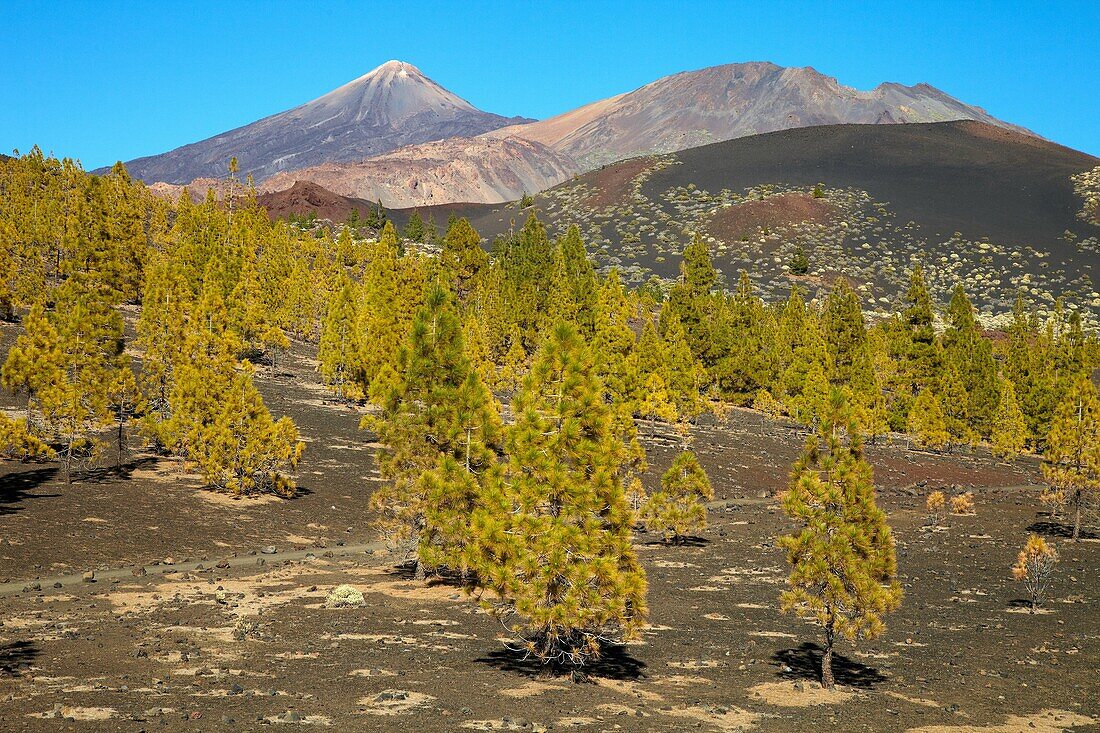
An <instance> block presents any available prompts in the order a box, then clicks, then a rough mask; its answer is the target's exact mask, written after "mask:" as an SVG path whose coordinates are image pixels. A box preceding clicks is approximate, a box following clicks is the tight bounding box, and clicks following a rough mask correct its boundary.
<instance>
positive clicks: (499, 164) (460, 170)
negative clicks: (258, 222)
mask: <svg viewBox="0 0 1100 733" xmlns="http://www.w3.org/2000/svg"><path fill="white" fill-rule="evenodd" d="M576 172H577V168H576V166H575V165H574V164H573V162H572V160H570V159H568V158H566V157H563V156H560V155H558V154H556V153H554V152H553V151H552V150H550V149H549V148H547V147H546V146H545V145H542V144H540V143H537V142H533V141H530V140H521V139H518V138H506V139H499V140H498V139H493V138H453V139H450V140H439V141H435V142H430V143H425V144H422V145H414V146H409V147H405V148H401V149H400V150H395V151H393V152H391V153H387V154H385V155H378V156H375V157H373V158H367V159H365V160H362V161H359V162H357V163H327V164H324V165H319V166H314V167H311V168H307V169H305V170H301V171H295V172H293V173H281V174H279V175H276V176H273V177H271V178H270V179H268V180H267V181H265V182H264V183H263V184H262V185H261V187H260V188H261V190H262V191H266V192H271V191H278V190H281V189H285V188H288V187H289V186H291V185H292V184H293V183H294V182H295V181H305V180H308V181H311V182H313V183H316V184H317V185H319V186H321V187H323V188H326V189H328V190H329V191H332V192H334V193H337V194H340V195H341V196H348V197H351V198H359V199H366V200H369V201H379V200H380V201H381V202H382V203H383V204H384V205H385V206H387V207H393V208H407V207H423V206H431V205H436V204H447V203H454V202H480V203H500V202H503V201H510V200H512V199H517V198H519V197H520V196H522V195H523V194H524V193H534V192H536V191H541V190H543V189H545V188H549V187H550V186H553V185H555V184H557V183H560V182H561V181H563V180H567V179H568V178H569V177H570V176H572V175H573V174H574V173H576Z"/></svg>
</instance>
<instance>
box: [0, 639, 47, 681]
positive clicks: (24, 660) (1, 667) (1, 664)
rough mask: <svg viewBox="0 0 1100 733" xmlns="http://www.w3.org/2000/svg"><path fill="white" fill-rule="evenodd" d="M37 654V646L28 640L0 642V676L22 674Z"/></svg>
mask: <svg viewBox="0 0 1100 733" xmlns="http://www.w3.org/2000/svg"><path fill="white" fill-rule="evenodd" d="M38 654H39V649H38V647H37V646H35V645H34V643H32V642H29V641H13V642H9V643H7V644H0V677H7V676H12V675H17V674H22V673H23V672H24V671H25V669H26V668H27V667H29V666H30V664H31V663H32V662H33V661H34V660H35V658H36V657H37V656H38Z"/></svg>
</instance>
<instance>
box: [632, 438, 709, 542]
mask: <svg viewBox="0 0 1100 733" xmlns="http://www.w3.org/2000/svg"><path fill="white" fill-rule="evenodd" d="M713 498H714V490H713V489H712V488H711V485H710V479H709V478H707V474H706V471H704V470H703V467H702V466H701V465H699V460H698V459H697V458H696V457H695V454H694V453H692V452H691V451H684V452H682V453H680V455H678V456H676V459H675V460H673V462H672V466H670V467H669V469H668V471H666V472H665V474H664V475H663V476H662V477H661V490H660V491H657V492H655V493H653V494H652V495H651V496H650V497H649V499H648V501H646V503H645V506H644V507H643V509H642V521H643V522H644V523H645V526H646V529H647V530H648V531H650V532H660V533H661V534H662V535H663V536H664V538H665V542H672V543H674V544H679V543H681V542H682V541H683V539H684V537H686V536H687V535H688V534H689V533H690V532H697V531H699V530H702V529H704V528H705V527H706V526H707V507H706V504H705V502H707V501H710V500H711V499H713Z"/></svg>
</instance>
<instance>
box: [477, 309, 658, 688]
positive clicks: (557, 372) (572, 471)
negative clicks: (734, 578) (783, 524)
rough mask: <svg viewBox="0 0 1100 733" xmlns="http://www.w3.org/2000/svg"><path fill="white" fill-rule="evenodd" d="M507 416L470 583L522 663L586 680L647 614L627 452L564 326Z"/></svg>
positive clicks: (580, 346)
mask: <svg viewBox="0 0 1100 733" xmlns="http://www.w3.org/2000/svg"><path fill="white" fill-rule="evenodd" d="M512 411H513V414H515V416H516V417H515V422H514V423H513V424H512V425H511V426H510V427H509V429H508V431H507V435H506V452H507V458H508V462H507V472H506V476H505V480H504V482H503V484H502V488H501V491H500V493H499V494H498V496H497V501H496V502H495V504H491V505H488V506H487V507H485V508H484V509H481V510H478V511H476V512H475V513H474V515H473V518H472V521H471V523H472V525H473V533H474V535H475V536H476V537H477V538H478V540H477V543H476V546H475V547H476V552H474V553H473V554H472V555H471V556H472V557H473V558H474V562H473V563H472V570H473V571H474V573H473V576H474V578H476V581H475V583H476V585H477V587H478V588H480V589H481V590H483V591H486V592H487V593H486V596H483V597H486V598H488V597H491V598H494V599H496V602H495V605H494V608H495V610H496V612H497V613H498V614H499V615H500V616H501V617H502V618H504V619H509V621H508V623H509V626H510V628H511V630H512V631H513V633H515V634H516V635H517V637H518V639H519V646H518V649H519V650H520V651H522V653H524V654H526V655H529V656H530V657H532V658H534V659H536V660H538V661H539V662H541V663H543V664H544V665H546V666H547V668H549V669H555V670H564V671H569V672H570V673H572V674H573V675H575V676H583V674H584V668H585V666H586V665H588V664H590V663H592V662H593V661H595V660H597V659H599V657H600V656H601V654H602V653H603V651H604V648H605V645H606V644H607V643H609V642H612V641H614V640H625V639H629V638H633V636H634V635H635V634H636V633H637V630H638V629H639V627H640V625H641V624H642V623H644V621H645V618H646V614H647V610H646V600H645V597H646V581H645V573H644V571H643V570H642V568H641V565H640V564H639V563H638V559H637V556H636V554H635V551H634V547H633V544H632V540H631V535H632V532H631V522H632V512H631V511H630V507H629V505H628V502H627V498H626V494H625V492H624V490H623V485H622V482H621V480H620V470H621V469H620V465H619V460H620V456H621V453H622V446H621V444H619V439H618V438H617V436H616V434H615V431H614V430H613V429H612V415H611V413H610V411H609V409H608V406H607V404H606V403H605V401H604V399H603V388H602V386H601V385H600V384H599V380H598V378H597V377H596V374H595V370H594V368H593V365H592V362H591V358H590V356H589V354H588V353H587V348H586V347H585V345H584V343H583V342H582V341H581V340H580V338H579V337H578V336H577V334H576V333H575V332H574V330H573V329H572V328H571V327H569V326H568V325H566V324H560V325H559V326H558V327H556V328H555V329H554V331H553V333H552V334H551V335H550V337H549V338H548V339H546V340H545V342H544V343H543V345H542V347H541V348H540V349H539V352H538V354H537V355H536V357H535V360H534V364H533V366H532V369H531V372H530V374H528V376H527V378H526V379H525V380H524V384H523V387H522V389H521V390H520V392H519V393H518V394H517V395H516V397H515V400H514V402H513V406H512Z"/></svg>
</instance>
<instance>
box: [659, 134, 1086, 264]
mask: <svg viewBox="0 0 1100 733" xmlns="http://www.w3.org/2000/svg"><path fill="white" fill-rule="evenodd" d="M676 157H677V159H678V160H679V161H680V163H681V165H677V166H671V167H669V168H666V169H664V170H662V171H659V172H657V173H655V174H654V175H653V176H652V177H651V178H650V179H649V182H648V183H647V184H646V186H645V188H646V190H647V192H657V191H663V190H665V189H668V188H671V187H672V186H675V185H679V184H687V183H694V184H695V185H696V186H697V187H699V188H704V189H707V190H710V191H717V190H719V189H722V188H732V189H735V190H736V189H739V188H746V187H749V186H755V185H758V184H761V183H786V184H790V185H795V186H813V185H815V184H817V183H819V182H822V183H825V185H827V186H830V187H848V186H852V187H855V188H860V189H863V190H866V191H868V192H869V193H870V194H871V195H872V196H873V197H874V198H875V200H876V201H886V202H889V203H890V208H891V210H892V211H893V212H894V213H895V214H896V215H897V217H898V218H899V219H900V220H902V221H908V220H912V221H915V222H918V223H920V224H921V225H922V228H923V229H924V232H925V233H926V234H928V235H930V236H931V235H944V236H947V235H950V234H952V233H953V232H955V231H959V232H962V233H963V234H964V235H965V236H967V237H968V238H970V239H979V238H981V237H988V238H989V239H991V240H995V241H999V242H1003V243H1009V244H1032V245H1034V246H1039V245H1042V244H1048V243H1049V242H1050V241H1051V240H1053V239H1056V238H1057V237H1059V236H1061V234H1062V233H1063V232H1064V231H1065V230H1066V229H1071V230H1076V229H1080V228H1081V221H1080V220H1079V219H1077V218H1076V213H1077V212H1078V211H1079V210H1080V209H1081V200H1080V199H1079V198H1078V197H1077V196H1076V195H1075V194H1074V192H1073V184H1072V182H1071V181H1070V176H1072V175H1073V174H1075V173H1079V172H1081V171H1084V170H1087V169H1089V168H1092V167H1093V166H1095V165H1097V164H1100V159H1098V158H1094V157H1093V156H1091V155H1087V154H1085V153H1081V152H1078V151H1076V150H1071V149H1070V148H1066V147H1062V146H1061V145H1056V144H1054V143H1051V142H1047V141H1045V140H1040V139H1038V138H1035V137H1032V136H1029V135H1024V134H1021V133H1017V132H1013V131H1010V130H1005V129H1002V128H996V127H991V126H989V125H983V124H981V123H976V122H970V121H960V122H944V123H937V124H912V125H831V126H828V127H807V128H801V129H795V130H784V131H782V132H774V133H769V134H765V135H757V136H754V137H749V138H741V139H738V140H730V141H728V142H723V143H718V144H715V145H707V146H704V147H700V148H693V149H691V150H685V151H682V152H680V153H678V154H677V156H676Z"/></svg>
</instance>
